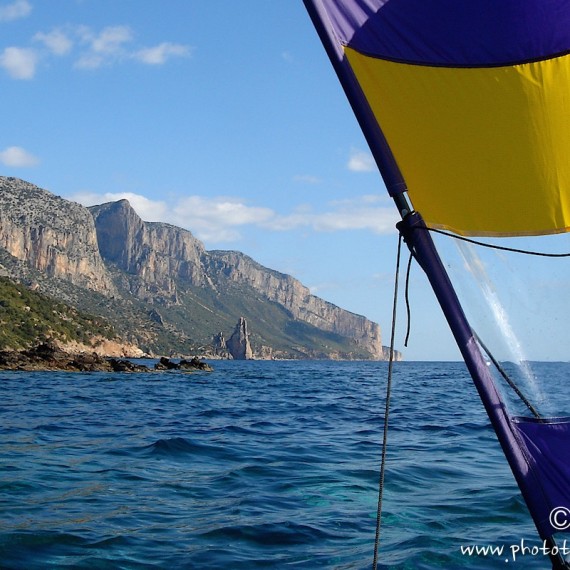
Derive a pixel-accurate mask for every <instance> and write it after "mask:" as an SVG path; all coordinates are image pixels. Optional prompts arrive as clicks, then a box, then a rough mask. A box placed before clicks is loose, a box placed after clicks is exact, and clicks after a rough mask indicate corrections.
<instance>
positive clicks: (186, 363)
mask: <svg viewBox="0 0 570 570" xmlns="http://www.w3.org/2000/svg"><path fill="white" fill-rule="evenodd" d="M154 369H155V370H205V371H207V372H211V371H212V370H213V368H212V367H211V366H210V365H209V364H207V363H206V362H202V361H201V360H200V359H199V358H198V357H197V356H195V357H194V358H192V360H185V359H182V360H181V361H180V362H172V360H170V358H166V357H164V356H163V357H162V358H161V359H160V360H159V361H158V362H157V363H156V364H155V365H154Z"/></svg>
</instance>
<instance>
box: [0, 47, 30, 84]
mask: <svg viewBox="0 0 570 570" xmlns="http://www.w3.org/2000/svg"><path fill="white" fill-rule="evenodd" d="M37 63H38V54H37V53H36V52H35V51H34V50H33V49H28V48H18V47H7V48H5V49H4V51H3V52H2V53H0V67H2V68H3V69H4V70H5V71H6V72H7V73H8V75H10V77H12V78H14V79H32V78H33V77H34V75H35V73H36V65H37Z"/></svg>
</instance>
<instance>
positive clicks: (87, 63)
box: [75, 26, 192, 69]
mask: <svg viewBox="0 0 570 570" xmlns="http://www.w3.org/2000/svg"><path fill="white" fill-rule="evenodd" d="M76 33H77V35H78V37H79V40H80V42H81V43H82V44H84V45H86V46H87V49H86V51H84V52H83V53H82V54H81V55H80V57H79V58H78V60H77V62H76V64H75V67H77V68H82V69H89V68H90V69H95V68H98V67H102V66H104V65H111V64H113V63H116V62H119V61H127V60H136V61H139V62H141V63H145V64H147V65H163V64H165V63H166V62H167V61H169V60H170V59H172V58H173V57H189V56H190V55H191V54H192V48H191V47H190V46H188V45H184V44H175V43H171V42H162V43H161V44H158V45H156V46H152V47H143V48H135V47H134V46H133V45H132V44H133V41H134V34H133V31H132V30H131V28H129V27H128V26H108V27H106V28H104V29H103V30H101V31H100V32H99V33H95V32H93V31H92V30H91V29H90V28H88V27H86V26H80V27H78V28H76Z"/></svg>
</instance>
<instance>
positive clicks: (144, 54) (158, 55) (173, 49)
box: [133, 42, 191, 65]
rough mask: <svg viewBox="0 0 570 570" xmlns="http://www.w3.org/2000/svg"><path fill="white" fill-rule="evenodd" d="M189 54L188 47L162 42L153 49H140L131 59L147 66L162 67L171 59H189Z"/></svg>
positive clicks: (189, 49)
mask: <svg viewBox="0 0 570 570" xmlns="http://www.w3.org/2000/svg"><path fill="white" fill-rule="evenodd" d="M190 54H191V48H190V47H189V46H186V45H182V44H173V43H170V42H163V43H161V44H159V45H157V46H154V47H150V48H144V49H141V50H139V51H137V52H136V53H134V54H133V57H134V59H137V60H138V61H141V62H142V63H146V64H148V65H162V64H163V63H166V62H167V61H168V60H169V59H170V58H172V57H189V56H190Z"/></svg>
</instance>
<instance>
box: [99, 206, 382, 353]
mask: <svg viewBox="0 0 570 570" xmlns="http://www.w3.org/2000/svg"><path fill="white" fill-rule="evenodd" d="M90 210H91V213H92V214H93V217H94V219H95V225H96V228H97V236H98V240H99V247H100V250H101V254H102V256H103V258H104V259H105V260H107V261H110V262H112V263H114V264H116V265H117V266H118V267H119V268H120V269H122V270H123V271H125V272H127V273H129V274H131V275H135V276H137V278H138V279H137V280H136V281H131V285H130V286H131V293H133V294H135V295H136V296H138V297H139V298H141V299H146V300H148V301H156V300H157V299H159V298H162V299H164V300H167V301H169V302H177V301H178V285H177V284H180V283H187V284H190V285H193V286H198V287H202V288H210V289H212V290H213V291H215V292H216V293H218V292H219V291H220V290H224V288H225V283H227V282H228V281H230V282H233V283H236V284H240V285H241V286H247V287H250V288H251V289H252V290H254V291H255V292H256V294H258V295H260V296H262V297H263V298H265V299H266V300H267V301H270V302H273V303H277V304H279V305H281V306H283V307H284V308H285V309H286V310H287V311H289V312H290V314H291V316H292V317H293V318H294V319H297V320H299V321H302V322H305V323H308V324H310V325H313V326H315V327H317V328H318V329H321V330H324V331H328V332H332V333H335V334H338V335H341V336H344V337H347V338H350V339H352V340H353V341H354V343H355V344H356V345H358V347H359V348H361V349H364V350H366V351H368V352H369V353H370V354H371V356H372V358H376V359H379V360H382V359H384V352H383V349H382V337H381V332H380V326H379V325H378V324H376V323H374V322H372V321H369V320H368V319H366V318H365V317H363V316H361V315H356V314H354V313H350V312H348V311H345V310H344V309H341V308H340V307H337V306H336V305H333V304H332V303H328V302H326V301H323V300H322V299H320V298H319V297H316V296H314V295H311V293H310V291H309V290H308V289H307V287H305V286H304V285H302V284H301V283H300V282H299V281H298V280H297V279H294V278H293V277H291V276H289V275H285V274H283V273H279V272H277V271H273V270H271V269H268V268H266V267H263V266H262V265H260V264H258V263H256V262H255V261H254V260H253V259H251V258H250V257H248V256H246V255H244V254H242V253H239V252H236V251H209V252H208V251H206V250H205V248H204V246H203V244H202V243H201V242H200V241H199V240H197V239H196V238H195V237H194V236H193V235H192V234H191V233H190V232H189V231H187V230H184V229H181V228H177V227H175V226H171V225H168V224H160V223H149V222H143V221H142V220H141V219H140V218H139V216H138V215H137V214H136V212H135V211H134V210H133V208H132V207H131V206H130V204H129V203H128V201H126V200H121V201H119V202H112V203H108V204H103V205H102V206H93V207H92V208H90Z"/></svg>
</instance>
